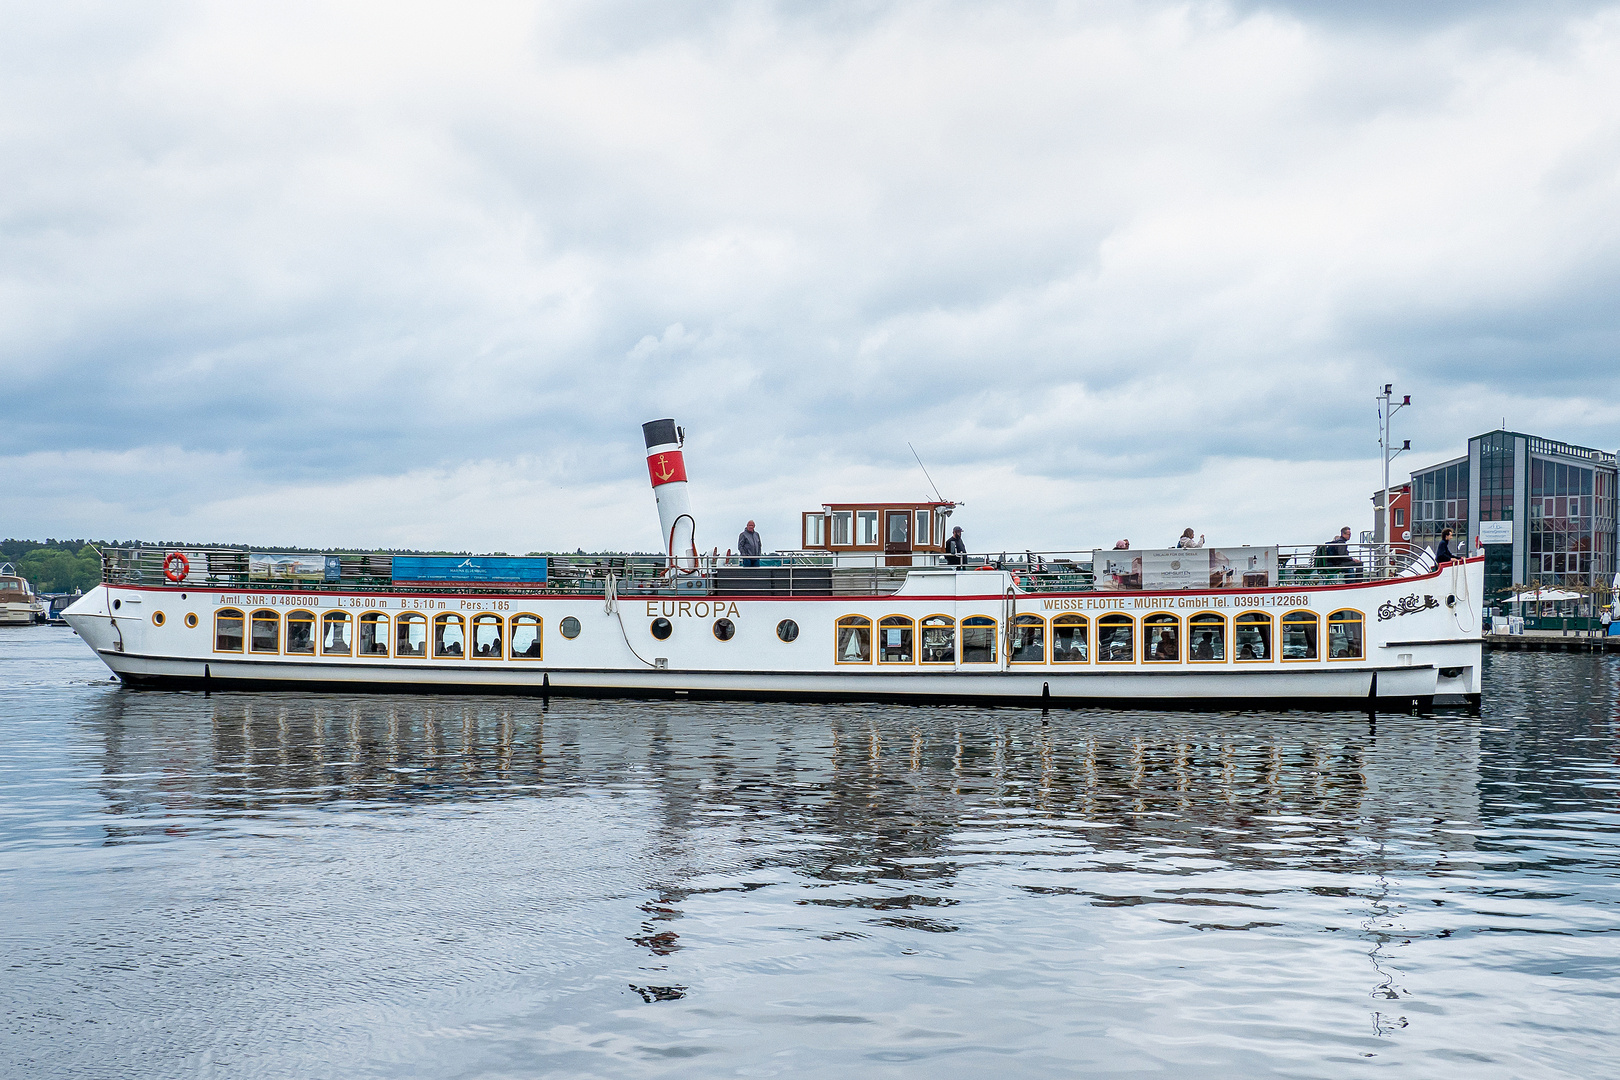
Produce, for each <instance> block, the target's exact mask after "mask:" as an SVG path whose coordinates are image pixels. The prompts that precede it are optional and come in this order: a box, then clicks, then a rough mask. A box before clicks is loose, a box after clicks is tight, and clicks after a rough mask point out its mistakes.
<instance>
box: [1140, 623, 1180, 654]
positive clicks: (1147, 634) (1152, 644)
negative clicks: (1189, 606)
mask: <svg viewBox="0 0 1620 1080" xmlns="http://www.w3.org/2000/svg"><path fill="white" fill-rule="evenodd" d="M1142 659H1143V660H1145V661H1147V662H1148V663H1150V664H1166V663H1169V664H1174V663H1179V662H1180V661H1181V620H1180V619H1179V618H1177V617H1176V616H1174V615H1171V614H1169V613H1168V612H1157V613H1155V614H1153V615H1148V616H1144V617H1143V619H1142Z"/></svg>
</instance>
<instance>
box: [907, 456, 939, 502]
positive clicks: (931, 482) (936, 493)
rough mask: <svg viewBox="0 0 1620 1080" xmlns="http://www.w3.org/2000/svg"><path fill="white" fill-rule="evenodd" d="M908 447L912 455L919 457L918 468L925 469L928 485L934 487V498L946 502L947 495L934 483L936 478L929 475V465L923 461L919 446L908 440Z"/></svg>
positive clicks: (924, 473)
mask: <svg viewBox="0 0 1620 1080" xmlns="http://www.w3.org/2000/svg"><path fill="white" fill-rule="evenodd" d="M906 449H907V450H910V451H911V456H912V457H914V458H916V459H917V468H919V469H921V470H922V471H923V475H924V476H927V477H928V486H929V487H931V488H933V489H934V498H936V499H938V500H939V501H940V502H944V501H945V496H943V495H941V494H940V493H939V485H938V484H936V483H934V478H933V477H932V476H928V466H926V465H924V464H923V463H922V455H920V454H918V453H917V448H916V447H915V446H912V445H911V443H909V442H908V443H906Z"/></svg>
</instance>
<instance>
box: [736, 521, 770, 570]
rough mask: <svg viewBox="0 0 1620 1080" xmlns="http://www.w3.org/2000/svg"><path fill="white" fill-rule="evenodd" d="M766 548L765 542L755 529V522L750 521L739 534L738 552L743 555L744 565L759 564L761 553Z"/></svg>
mask: <svg viewBox="0 0 1620 1080" xmlns="http://www.w3.org/2000/svg"><path fill="white" fill-rule="evenodd" d="M764 550H765V542H764V541H763V540H761V539H760V538H759V533H757V532H755V531H754V523H753V522H752V521H750V522H749V523H748V527H747V528H746V529H744V530H743V531H742V532H740V533H738V534H737V554H738V555H741V556H743V560H742V564H743V565H744V566H758V565H759V553H760V552H761V551H764Z"/></svg>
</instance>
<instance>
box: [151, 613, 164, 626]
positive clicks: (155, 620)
mask: <svg viewBox="0 0 1620 1080" xmlns="http://www.w3.org/2000/svg"><path fill="white" fill-rule="evenodd" d="M164 622H165V619H164V616H163V612H161V611H154V612H152V625H153V626H162V625H163V623H164Z"/></svg>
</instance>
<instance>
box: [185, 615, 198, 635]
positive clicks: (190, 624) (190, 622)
mask: <svg viewBox="0 0 1620 1080" xmlns="http://www.w3.org/2000/svg"><path fill="white" fill-rule="evenodd" d="M186 629H188V630H195V629H197V613H196V612H195V611H188V612H186Z"/></svg>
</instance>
